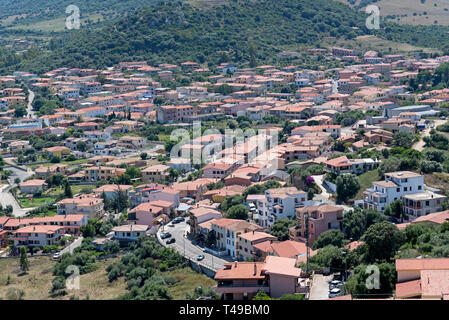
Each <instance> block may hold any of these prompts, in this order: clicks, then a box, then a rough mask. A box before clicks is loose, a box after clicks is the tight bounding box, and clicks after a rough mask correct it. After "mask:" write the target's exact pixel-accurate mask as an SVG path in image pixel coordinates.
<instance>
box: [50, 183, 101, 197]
mask: <svg viewBox="0 0 449 320" xmlns="http://www.w3.org/2000/svg"><path fill="white" fill-rule="evenodd" d="M96 187H97V186H95V185H85V184H80V185H71V186H70V188H71V189H72V193H73V194H74V195H75V194H78V193H81V191H89V192H87V193H90V192H91V191H92V190H93V189H95V188H96ZM63 193H64V188H63V187H59V186H58V187H54V188H51V189H48V190H47V191H46V194H49V195H52V196H54V197H56V196H58V195H60V194H63Z"/></svg>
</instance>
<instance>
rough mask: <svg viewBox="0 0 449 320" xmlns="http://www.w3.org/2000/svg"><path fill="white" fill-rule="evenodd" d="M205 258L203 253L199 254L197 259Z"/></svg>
mask: <svg viewBox="0 0 449 320" xmlns="http://www.w3.org/2000/svg"><path fill="white" fill-rule="evenodd" d="M203 259H204V255H202V254H199V255H197V256H196V260H197V261H201V260H203Z"/></svg>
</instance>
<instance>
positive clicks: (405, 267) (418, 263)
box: [396, 258, 449, 271]
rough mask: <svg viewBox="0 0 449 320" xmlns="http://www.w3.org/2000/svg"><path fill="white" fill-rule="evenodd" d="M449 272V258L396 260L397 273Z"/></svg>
mask: <svg viewBox="0 0 449 320" xmlns="http://www.w3.org/2000/svg"><path fill="white" fill-rule="evenodd" d="M414 270H449V258H425V259H396V271H414Z"/></svg>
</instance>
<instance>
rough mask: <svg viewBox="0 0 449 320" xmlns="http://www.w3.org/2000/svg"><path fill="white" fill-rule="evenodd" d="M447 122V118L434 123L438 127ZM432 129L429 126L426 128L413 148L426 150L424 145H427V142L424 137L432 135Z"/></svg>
mask: <svg viewBox="0 0 449 320" xmlns="http://www.w3.org/2000/svg"><path fill="white" fill-rule="evenodd" d="M446 122H447V120H435V121H434V124H435V127H434V128H436V127H438V126H439V125H442V124H445V123H446ZM431 130H432V128H430V127H428V128H427V129H425V130H424V131H423V132H422V133H421V139H419V141H418V142H417V143H415V145H414V146H413V149H415V150H418V151H423V150H424V146H425V144H426V143H425V142H424V139H423V138H424V137H428V136H430V131H431Z"/></svg>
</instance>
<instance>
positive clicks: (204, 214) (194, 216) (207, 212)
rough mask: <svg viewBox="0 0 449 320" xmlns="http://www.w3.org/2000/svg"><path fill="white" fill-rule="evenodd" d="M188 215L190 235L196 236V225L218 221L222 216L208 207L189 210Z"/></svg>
mask: <svg viewBox="0 0 449 320" xmlns="http://www.w3.org/2000/svg"><path fill="white" fill-rule="evenodd" d="M189 213H190V234H191V235H196V234H198V225H199V224H201V223H203V222H206V221H209V220H212V219H220V218H222V215H221V213H220V212H219V211H217V210H214V209H212V208H208V207H197V208H193V209H190V210H189Z"/></svg>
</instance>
